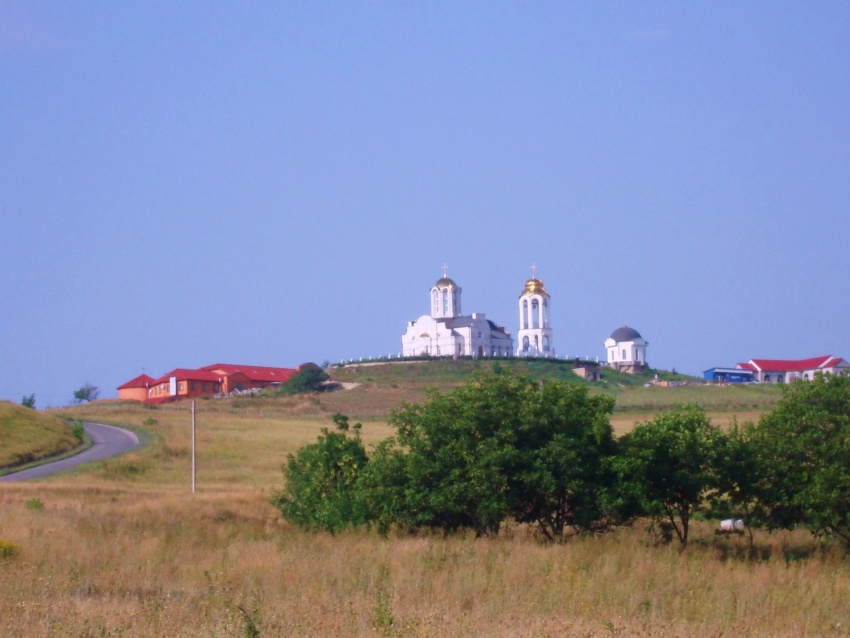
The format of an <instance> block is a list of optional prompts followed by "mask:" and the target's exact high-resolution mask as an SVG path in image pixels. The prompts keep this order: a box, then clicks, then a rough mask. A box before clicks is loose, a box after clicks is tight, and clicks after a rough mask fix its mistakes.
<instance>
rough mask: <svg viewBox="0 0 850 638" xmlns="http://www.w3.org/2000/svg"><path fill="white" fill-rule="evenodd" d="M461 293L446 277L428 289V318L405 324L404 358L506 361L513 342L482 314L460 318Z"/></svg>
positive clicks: (402, 340) (501, 328)
mask: <svg viewBox="0 0 850 638" xmlns="http://www.w3.org/2000/svg"><path fill="white" fill-rule="evenodd" d="M462 292H463V291H462V289H461V287H460V286H458V285H457V284H456V283H455V282H454V281H452V280H451V279H450V278H449V277H448V275H447V274H446V269H445V266H444V267H443V276H442V277H441V278H440V279H438V280H437V283H436V284H434V285H433V286H432V287H431V291H430V302H431V314H429V315H422V316H421V317H419V319H417V320H416V321H409V322H408V323H407V330H406V331H405V333H404V335H403V336H402V338H401V346H402V354H403V356H405V357H416V356H422V355H425V356H433V357H445V356H449V357H464V356H465V357H509V356H511V354H512V353H513V349H514V340H513V338H512V337H511V336H510V335H509V334H508V333H507V332H506V331H505V329H504V328H503V327H501V326H497V325H496V324H495V323H493V322H492V321H490V320H489V319H487V317H486V316H485V315H484V313H483V312H473V313H472V314H471V315H464V314H463V312H462V310H461V293H462Z"/></svg>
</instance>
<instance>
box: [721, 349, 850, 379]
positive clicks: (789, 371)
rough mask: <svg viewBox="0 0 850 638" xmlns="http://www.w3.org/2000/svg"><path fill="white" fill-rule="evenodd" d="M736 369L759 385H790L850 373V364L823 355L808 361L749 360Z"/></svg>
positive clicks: (840, 359) (837, 358)
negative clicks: (745, 371) (749, 374)
mask: <svg viewBox="0 0 850 638" xmlns="http://www.w3.org/2000/svg"><path fill="white" fill-rule="evenodd" d="M736 367H737V368H739V369H741V370H749V371H751V372H752V374H753V380H754V381H758V382H759V383H791V382H792V381H798V380H800V381H809V380H811V379H813V378H814V376H815V374H816V373H818V372H822V373H824V374H841V373H848V372H850V364H848V363H847V361H845V360H844V359H842V358H841V357H835V356H833V355H824V356H822V357H812V358H810V359H796V360H795V359H750V360H749V361H747V362H746V363H739V364H738V365H737V366H736Z"/></svg>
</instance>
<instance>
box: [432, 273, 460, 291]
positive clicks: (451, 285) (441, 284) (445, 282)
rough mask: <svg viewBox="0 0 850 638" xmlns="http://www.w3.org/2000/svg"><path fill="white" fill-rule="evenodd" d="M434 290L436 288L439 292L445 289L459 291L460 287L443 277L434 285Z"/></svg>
mask: <svg viewBox="0 0 850 638" xmlns="http://www.w3.org/2000/svg"><path fill="white" fill-rule="evenodd" d="M434 288H436V289H437V290H443V289H444V288H450V289H452V290H457V288H458V285H457V284H456V283H455V282H454V281H452V280H451V279H449V278H448V277H446V276H445V275H443V277H442V278H441V279H438V280H437V283H436V284H434Z"/></svg>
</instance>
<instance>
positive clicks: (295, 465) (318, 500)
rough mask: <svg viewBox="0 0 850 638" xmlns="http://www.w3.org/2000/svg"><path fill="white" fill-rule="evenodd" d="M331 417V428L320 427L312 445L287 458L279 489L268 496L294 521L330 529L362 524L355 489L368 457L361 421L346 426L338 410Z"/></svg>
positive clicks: (303, 525)
mask: <svg viewBox="0 0 850 638" xmlns="http://www.w3.org/2000/svg"><path fill="white" fill-rule="evenodd" d="M333 421H334V423H335V424H336V431H335V432H331V431H329V430H328V429H327V428H322V433H321V435H320V436H319V437H318V440H317V441H316V442H315V443H312V444H310V445H307V446H305V447H303V448H301V449H300V450H298V452H297V453H296V454H294V455H293V454H290V455H289V456H288V458H287V462H286V465H284V467H283V475H284V480H285V483H284V488H283V490H280V491H276V492H275V493H274V494H273V495H272V499H271V502H272V504H273V505H274V506H275V507H277V508H278V509H279V510H280V512H281V514H283V517H284V518H286V519H287V520H288V521H291V522H292V523H295V524H296V525H300V526H302V527H306V528H311V529H324V530H327V531H329V532H332V533H335V532H339V531H341V530H342V529H345V528H346V527H349V526H354V525H360V524H363V523H364V522H365V519H364V516H363V512H362V509H361V507H360V506H359V503H358V500H357V498H356V496H355V493H354V487H355V484H356V483H357V478H358V475H359V473H360V471H361V469H362V468H363V466H364V465H365V464H366V461H367V456H366V449H365V448H364V446H363V443H362V441H361V440H360V427H361V426H360V424H359V423H356V424H355V425H354V426H353V428H350V427H349V422H348V417H346V416H344V415H342V414H336V415H334V417H333ZM350 429H353V430H354V434H353V436H352V435H350V434H349V430H350Z"/></svg>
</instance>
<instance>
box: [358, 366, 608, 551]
mask: <svg viewBox="0 0 850 638" xmlns="http://www.w3.org/2000/svg"><path fill="white" fill-rule="evenodd" d="M612 408H613V401H612V400H611V399H610V398H607V397H603V396H597V397H590V396H589V395H588V394H587V391H586V389H584V388H583V387H580V386H572V385H567V384H563V383H558V382H550V383H546V384H540V383H538V382H537V381H534V380H533V379H530V378H528V377H519V376H514V375H512V374H508V373H505V372H502V373H499V374H490V375H486V374H481V375H478V376H476V377H475V378H474V379H473V380H472V381H471V382H469V383H468V384H467V385H465V386H463V387H461V388H458V389H456V390H454V391H452V392H450V393H448V394H439V393H436V392H432V393H431V394H430V396H429V399H428V401H427V402H426V403H425V404H423V405H407V406H405V407H404V408H403V409H401V410H400V411H398V412H396V413H395V414H393V416H392V418H391V419H390V423H391V425H392V426H393V427H395V428H396V435H395V437H392V438H390V439H388V440H386V441H385V442H383V443H382V444H381V445H379V446H378V448H377V449H376V450H375V453H374V454H373V456H372V458H371V460H370V461H369V464H368V466H367V468H365V470H364V472H363V474H362V476H361V482H360V490H359V492H360V495H361V499H362V500H363V502H364V504H365V507H366V508H367V509H368V510H369V512H370V514H371V516H372V517H373V518H374V520H375V521H376V522H377V524H378V527H379V528H380V529H381V530H382V531H386V530H388V529H389V528H390V527H391V526H392V525H399V526H402V527H405V526H407V527H431V528H436V529H441V530H444V531H447V532H451V531H455V530H460V529H471V530H474V531H475V533H476V534H477V535H494V534H496V533H498V531H499V528H500V526H501V525H502V523H503V522H504V521H505V520H506V519H508V518H512V519H514V520H516V521H519V522H527V523H532V524H535V525H536V526H537V527H538V529H539V530H540V531H541V533H542V534H543V535H544V536H546V537H547V538H549V539H560V538H563V536H564V535H565V533H566V532H567V531H569V530H577V531H588V530H599V529H603V528H605V527H606V526H608V525H610V524H612V523H613V522H614V521H616V520H617V517H616V516H614V515H613V512H612V511H611V510H610V509H608V508H606V504H607V500H606V496H607V494H608V491H607V488H608V486H610V484H611V483H612V482H613V480H612V474H611V464H610V462H609V457H610V456H612V455H613V454H615V451H616V446H615V442H614V439H613V434H612V431H611V427H610V424H609V423H608V415H609V414H610V412H611V410H612Z"/></svg>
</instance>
